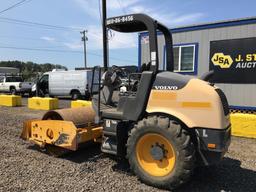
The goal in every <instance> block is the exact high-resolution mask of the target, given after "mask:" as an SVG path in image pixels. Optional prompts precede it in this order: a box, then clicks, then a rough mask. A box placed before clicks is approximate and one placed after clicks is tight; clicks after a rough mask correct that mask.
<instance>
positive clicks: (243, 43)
mask: <svg viewBox="0 0 256 192" xmlns="http://www.w3.org/2000/svg"><path fill="white" fill-rule="evenodd" d="M210 70H214V75H213V78H212V82H214V83H244V84H250V83H256V38H246V39H233V40H222V41H211V43H210Z"/></svg>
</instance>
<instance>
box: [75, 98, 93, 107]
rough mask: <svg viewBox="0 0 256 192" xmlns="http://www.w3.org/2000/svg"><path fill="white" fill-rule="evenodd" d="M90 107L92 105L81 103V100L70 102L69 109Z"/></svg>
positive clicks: (85, 102)
mask: <svg viewBox="0 0 256 192" xmlns="http://www.w3.org/2000/svg"><path fill="white" fill-rule="evenodd" d="M91 105H92V102H91V101H83V100H76V101H71V108H77V107H87V106H91Z"/></svg>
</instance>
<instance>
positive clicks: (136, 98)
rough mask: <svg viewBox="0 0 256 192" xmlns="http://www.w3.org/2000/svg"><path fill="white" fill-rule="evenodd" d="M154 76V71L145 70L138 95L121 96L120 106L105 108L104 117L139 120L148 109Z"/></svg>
mask: <svg viewBox="0 0 256 192" xmlns="http://www.w3.org/2000/svg"><path fill="white" fill-rule="evenodd" d="M152 77H153V72H151V71H146V72H143V73H142V75H141V79H140V83H139V87H138V91H137V93H136V95H128V96H123V97H120V99H119V103H118V107H117V108H111V109H106V110H103V111H102V117H104V118H110V119H118V120H132V121H137V120H138V119H139V118H140V116H141V115H142V114H143V112H144V111H145V109H146V105H147V102H148V98H149V94H150V91H151V83H152Z"/></svg>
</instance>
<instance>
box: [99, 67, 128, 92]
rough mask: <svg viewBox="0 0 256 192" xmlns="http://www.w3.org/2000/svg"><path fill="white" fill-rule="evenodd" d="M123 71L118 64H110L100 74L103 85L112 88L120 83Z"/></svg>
mask: <svg viewBox="0 0 256 192" xmlns="http://www.w3.org/2000/svg"><path fill="white" fill-rule="evenodd" d="M123 73H124V71H123V70H122V69H121V68H120V67H118V66H115V65H114V66H112V67H111V68H110V69H109V70H107V71H106V72H105V73H104V74H103V75H102V80H103V85H106V86H111V87H114V88H117V87H119V86H120V85H121V84H122V80H121V75H122V74H123Z"/></svg>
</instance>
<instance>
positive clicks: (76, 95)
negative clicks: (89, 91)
mask: <svg viewBox="0 0 256 192" xmlns="http://www.w3.org/2000/svg"><path fill="white" fill-rule="evenodd" d="M80 98H81V93H80V92H79V91H72V93H71V99H72V100H77V99H80Z"/></svg>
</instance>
